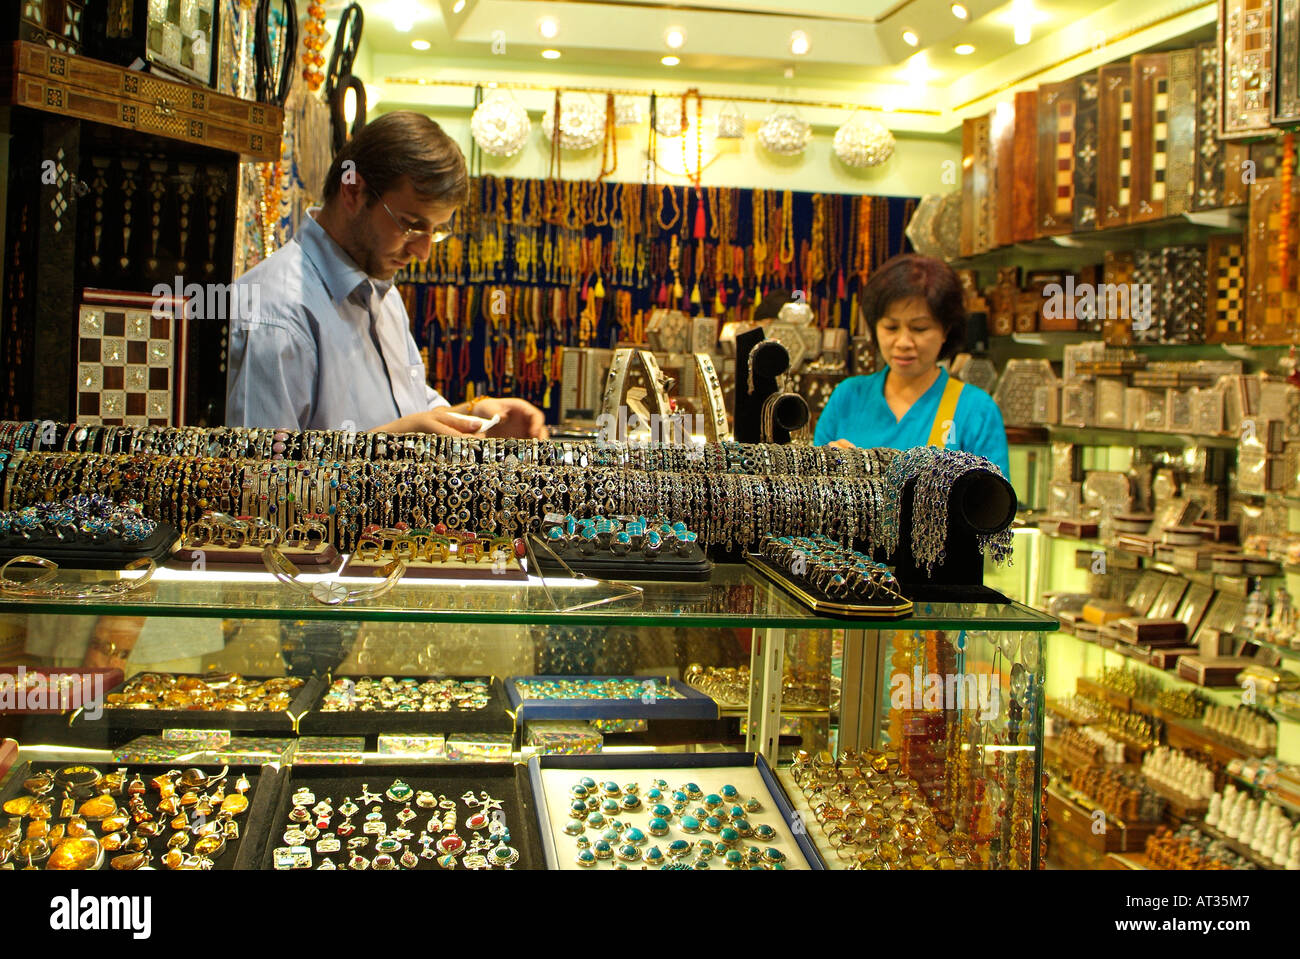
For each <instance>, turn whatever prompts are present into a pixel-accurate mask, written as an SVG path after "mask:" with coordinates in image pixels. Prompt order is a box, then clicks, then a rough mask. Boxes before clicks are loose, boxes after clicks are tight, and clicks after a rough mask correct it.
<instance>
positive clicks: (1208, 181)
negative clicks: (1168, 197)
mask: <svg viewBox="0 0 1300 959" xmlns="http://www.w3.org/2000/svg"><path fill="white" fill-rule="evenodd" d="M1196 58H1197V82H1198V87H1197V91H1196V193H1195V199H1194V201H1193V204H1192V205H1193V207H1194V208H1195V209H1197V210H1213V209H1215V208H1216V207H1220V206H1223V205H1224V202H1223V180H1224V175H1225V165H1226V164H1227V162H1228V158H1227V156H1226V155H1225V153H1224V149H1223V145H1222V144H1220V143H1219V137H1218V132H1219V119H1218V118H1219V50H1218V47H1217V46H1216V45H1215V44H1213V43H1203V44H1201V45H1200V46H1198V47H1197V48H1196ZM1237 162H1238V165H1240V162H1241V161H1240V160H1238V161H1237Z"/></svg>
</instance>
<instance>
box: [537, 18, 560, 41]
mask: <svg viewBox="0 0 1300 959" xmlns="http://www.w3.org/2000/svg"><path fill="white" fill-rule="evenodd" d="M537 32H538V33H540V34H541V35H542V36H543V37H545V38H546V39H547V40H554V39H555V38H556V37H557V36H558V35H559V33H560V24H559V23H558V22H557V21H556V19H555V18H554V17H542V19H540V20H538V21H537Z"/></svg>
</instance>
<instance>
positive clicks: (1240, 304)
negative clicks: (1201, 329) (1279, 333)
mask: <svg viewBox="0 0 1300 959" xmlns="http://www.w3.org/2000/svg"><path fill="white" fill-rule="evenodd" d="M1206 266H1207V281H1208V282H1207V289H1206V293H1207V297H1208V304H1209V309H1208V315H1207V317H1206V325H1205V341H1206V342H1207V343H1240V342H1242V340H1243V338H1244V337H1245V332H1246V246H1245V242H1244V239H1243V238H1242V237H1241V236H1232V235H1229V236H1215V237H1211V238H1210V241H1209V244H1208V249H1207V253H1206Z"/></svg>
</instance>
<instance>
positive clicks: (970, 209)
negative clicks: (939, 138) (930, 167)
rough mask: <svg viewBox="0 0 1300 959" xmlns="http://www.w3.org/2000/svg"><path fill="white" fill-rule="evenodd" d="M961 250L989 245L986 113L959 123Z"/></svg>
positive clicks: (976, 250)
mask: <svg viewBox="0 0 1300 959" xmlns="http://www.w3.org/2000/svg"><path fill="white" fill-rule="evenodd" d="M961 166H962V177H961V254H962V256H971V255H973V254H976V253H984V252H987V251H988V250H990V249H991V248H992V243H991V240H990V237H989V208H990V203H989V188H990V186H991V184H990V182H989V115H988V114H985V115H984V116H979V117H969V118H967V119H966V120H963V121H962V125H961Z"/></svg>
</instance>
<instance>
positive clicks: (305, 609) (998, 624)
mask: <svg viewBox="0 0 1300 959" xmlns="http://www.w3.org/2000/svg"><path fill="white" fill-rule="evenodd" d="M112 575H114V574H112V573H104V572H85V573H82V572H79V571H75V570H60V571H59V580H58V581H59V582H61V583H76V582H82V581H84V582H102V581H103V580H104V579H106V578H108V577H111V576H112ZM322 580H324V581H329V580H334V581H337V582H341V583H344V584H348V585H349V586H351V587H354V588H355V587H357V586H363V585H367V584H373V583H374V582H375V581H374V580H372V579H363V578H358V577H339V576H336V575H335V576H330V575H315V576H313V575H306V574H304V575H303V576H302V577H301V581H302V582H303V583H308V584H310V583H313V582H317V581H322ZM637 585H639V586H641V587H642V588H643V589H644V593H643V594H642V595H640V596H636V597H632V598H628V599H619V600H617V601H615V602H611V603H609V604H608V605H604V606H597V607H594V608H590V607H589V608H586V609H579V610H572V609H571V607H574V606H577V605H579V604H587V603H591V602H592V601H598V600H601V599H606V598H613V597H617V596H621V595H623V594H624V593H626V592H627V590H625V589H622V588H620V587H619V586H617V585H610V584H604V583H598V582H596V581H590V580H588V581H585V582H580V583H578V584H575V581H572V580H564V579H556V578H551V577H547V579H546V585H545V586H543V585H542V583H541V581H540V580H539V579H536V578H533V579H530V580H529V582H527V583H523V582H509V583H494V582H491V581H485V580H472V581H471V580H462V581H456V580H439V581H432V580H415V579H409V580H404V581H402V582H399V583H398V584H397V586H395V587H394V588H393V589H392V590H391V591H390V592H388V593H387V594H385V595H384V596H382V597H379V598H377V599H372V600H368V601H365V602H361V603H355V604H352V605H339V606H327V605H322V604H320V603H318V602H316V601H315V600H313V599H311V598H309V597H307V596H306V595H304V594H301V593H299V592H297V591H295V590H293V589H291V588H289V587H287V586H285V585H283V584H281V583H280V582H278V581H277V580H276V579H275V578H274V577H272V576H271V575H270V574H269V573H267V572H265V571H263V570H261V569H250V570H248V571H246V572H215V571H192V570H176V569H169V568H162V569H159V570H158V571H157V573H156V574H155V575H154V578H153V581H152V582H150V583H149V584H148V585H147V586H145V587H143V588H142V589H140V590H139V591H138V592H133V593H129V594H126V595H125V596H121V597H111V598H103V597H97V598H94V599H89V600H69V599H43V598H28V597H19V596H13V595H5V594H3V593H0V613H63V614H73V615H101V616H177V617H191V618H221V619H226V618H242V619H288V620H321V621H334V622H420V623H435V622H452V623H454V622H473V623H497V624H537V625H542V624H551V625H564V624H568V625H592V626H616V625H624V626H672V627H703V628H708V627H715V628H717V627H734V628H759V629H763V628H771V629H784V628H791V629H800V628H802V629H864V630H869V629H890V630H898V629H902V630H913V629H915V630H930V629H964V628H967V627H969V626H970V625H971V621H972V620H978V621H979V626H980V628H981V629H988V630H999V629H1011V630H1037V631H1047V630H1052V629H1055V628H1056V625H1057V621H1056V620H1055V619H1054V618H1053V617H1051V616H1049V615H1047V614H1046V613H1042V612H1039V611H1037V610H1033V609H1030V608H1029V607H1027V606H1024V605H1022V604H1020V603H953V602H918V603H917V604H916V608H915V612H914V615H912V616H911V617H908V618H905V619H854V620H846V619H839V618H831V617H827V616H819V615H817V614H815V613H813V612H812V611H810V610H808V609H807V608H805V607H804V606H802V605H800V604H799V603H798V602H796V601H795V600H794V599H793V598H792V597H790V596H789V595H788V594H786V593H785V592H784V591H783V590H781V589H780V588H779V587H778V586H776V585H775V584H772V583H770V582H768V581H767V580H766V579H764V578H763V577H762V576H760V575H759V574H758V573H756V572H754V571H753V570H752V569H750V568H749V567H748V566H745V565H743V564H719V565H717V566H715V567H714V569H713V572H712V574H711V575H710V578H709V580H708V581H707V582H699V583H652V582H646V583H638V584H637Z"/></svg>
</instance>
